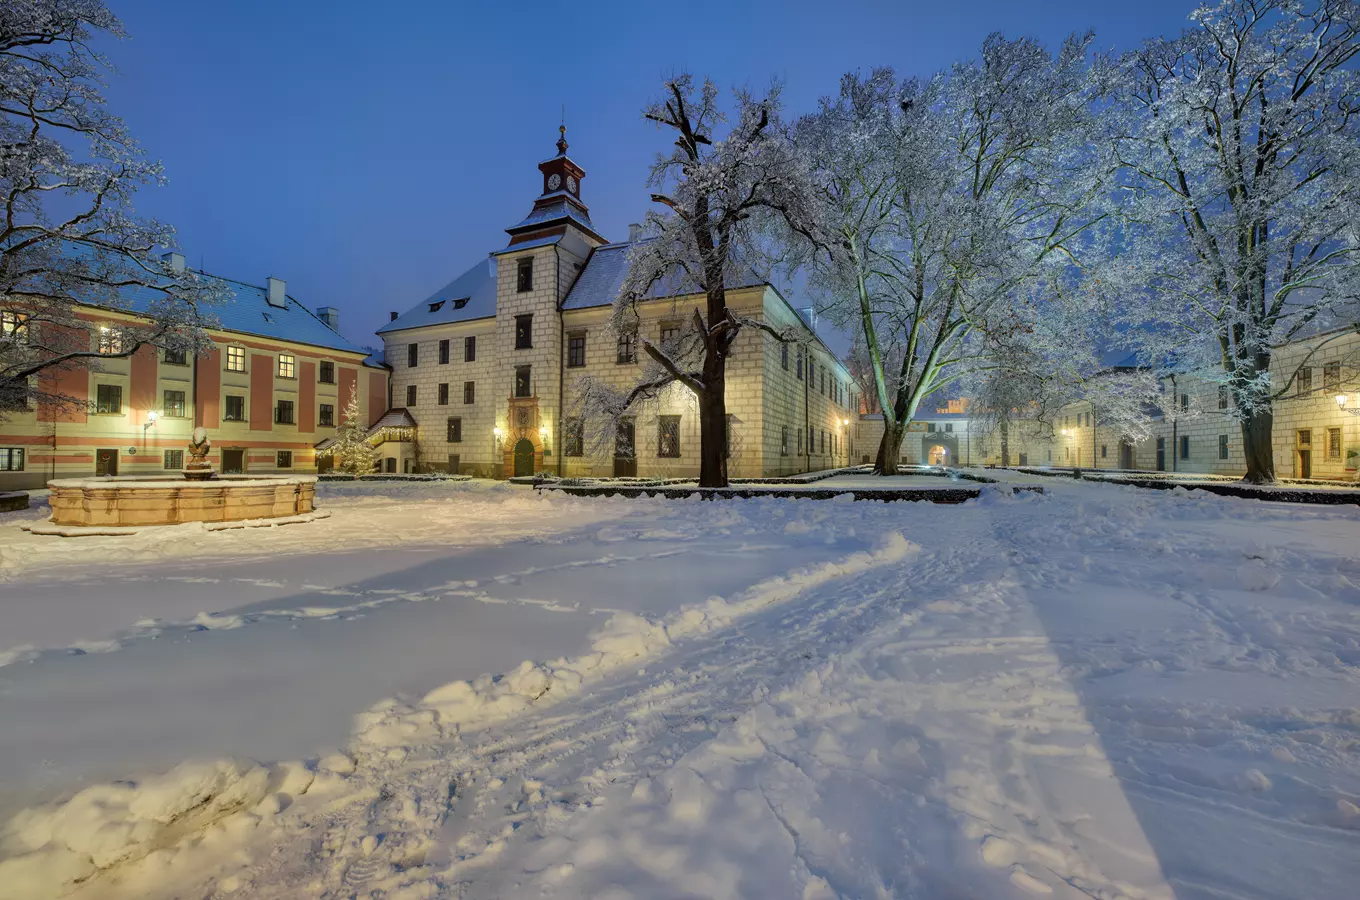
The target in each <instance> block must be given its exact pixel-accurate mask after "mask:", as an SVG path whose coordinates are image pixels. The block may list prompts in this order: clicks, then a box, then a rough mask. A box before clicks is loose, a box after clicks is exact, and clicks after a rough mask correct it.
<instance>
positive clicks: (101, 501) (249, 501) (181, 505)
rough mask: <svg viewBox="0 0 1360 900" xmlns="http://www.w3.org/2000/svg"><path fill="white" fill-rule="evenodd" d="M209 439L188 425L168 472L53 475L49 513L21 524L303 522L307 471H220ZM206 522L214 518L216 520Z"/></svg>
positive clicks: (104, 528) (310, 502)
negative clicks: (178, 460) (180, 465)
mask: <svg viewBox="0 0 1360 900" xmlns="http://www.w3.org/2000/svg"><path fill="white" fill-rule="evenodd" d="M211 448H212V442H211V441H210V440H208V432H207V429H204V428H195V429H194V432H193V436H192V438H191V439H190V441H189V448H188V449H189V462H188V464H187V465H186V466H185V467H184V469H183V470H182V472H181V476H180V477H179V478H174V477H171V476H169V475H131V476H121V477H117V476H116V477H112V478H108V477H96V478H60V479H57V480H55V481H49V482H48V483H47V486H48V487H49V488H51V490H52V494H51V497H50V503H51V505H52V517H51V518H50V519H49V520H48V522H46V523H40V524H34V525H33V526H30V527H29V528H28V530H30V531H33V532H35V533H39V534H44V533H46V534H62V535H67V536H73V535H77V534H122V533H127V532H128V531H130V530H131V529H133V528H138V527H142V526H146V525H178V524H181V523H184V522H206V523H209V528H221V527H239V524H238V525H235V526H233V525H225V524H221V523H243V524H259V525H275V524H287V523H290V522H307V521H311V520H312V519H314V518H320V517H324V516H326V515H327V513H324V512H321V513H318V512H316V511H315V510H314V501H315V497H316V476H315V475H220V474H218V473H217V471H216V470H214V469H213V467H212V463H210V462H208V451H209V450H210V449H211ZM212 523H218V524H216V525H214V524H212Z"/></svg>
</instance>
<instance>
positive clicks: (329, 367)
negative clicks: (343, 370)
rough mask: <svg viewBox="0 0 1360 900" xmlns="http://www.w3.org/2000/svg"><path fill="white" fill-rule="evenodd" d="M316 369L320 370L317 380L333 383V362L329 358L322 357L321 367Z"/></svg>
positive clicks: (323, 382)
mask: <svg viewBox="0 0 1360 900" xmlns="http://www.w3.org/2000/svg"><path fill="white" fill-rule="evenodd" d="M317 371H318V372H320V374H319V375H318V376H317V379H316V380H317V381H319V382H321V383H322V384H335V363H333V362H331V361H330V360H329V359H323V360H321V367H320V368H319V369H318V370H317Z"/></svg>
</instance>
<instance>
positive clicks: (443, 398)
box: [439, 381, 449, 406]
mask: <svg viewBox="0 0 1360 900" xmlns="http://www.w3.org/2000/svg"><path fill="white" fill-rule="evenodd" d="M439 405H440V406H448V405H449V383H448V382H447V381H445V382H442V383H441V384H440V385H439Z"/></svg>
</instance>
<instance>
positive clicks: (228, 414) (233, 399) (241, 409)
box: [222, 394, 246, 422]
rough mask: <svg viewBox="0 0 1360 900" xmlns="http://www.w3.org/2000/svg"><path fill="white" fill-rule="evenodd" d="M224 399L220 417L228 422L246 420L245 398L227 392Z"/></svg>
mask: <svg viewBox="0 0 1360 900" xmlns="http://www.w3.org/2000/svg"><path fill="white" fill-rule="evenodd" d="M226 401H227V402H226V408H225V409H224V410H223V412H222V418H223V419H225V420H226V421H228V422H244V421H245V420H246V398H245V397H238V396H235V395H233V394H228V395H227V397H226Z"/></svg>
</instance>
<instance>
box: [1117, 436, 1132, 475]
mask: <svg viewBox="0 0 1360 900" xmlns="http://www.w3.org/2000/svg"><path fill="white" fill-rule="evenodd" d="M1119 468H1121V469H1132V468H1133V445H1132V444H1130V443H1129V442H1128V441H1120V442H1119Z"/></svg>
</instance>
